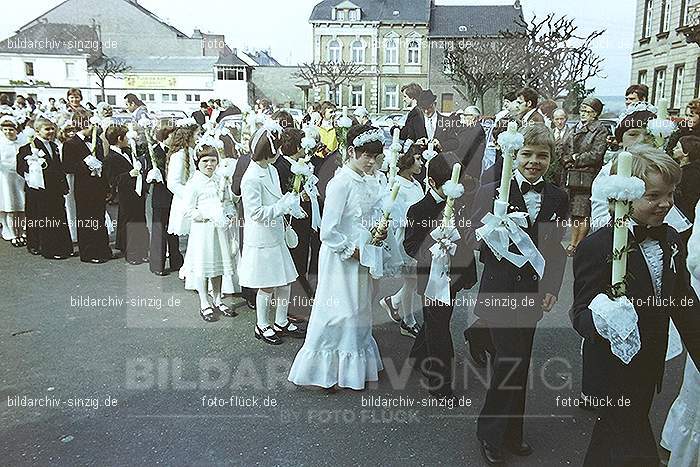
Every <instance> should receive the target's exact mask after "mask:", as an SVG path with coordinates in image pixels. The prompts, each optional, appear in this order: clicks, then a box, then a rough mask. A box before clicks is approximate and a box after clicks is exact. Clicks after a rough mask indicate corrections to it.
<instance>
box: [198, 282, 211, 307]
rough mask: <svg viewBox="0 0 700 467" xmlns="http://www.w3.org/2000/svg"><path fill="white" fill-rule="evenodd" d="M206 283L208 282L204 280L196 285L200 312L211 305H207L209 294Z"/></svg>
mask: <svg viewBox="0 0 700 467" xmlns="http://www.w3.org/2000/svg"><path fill="white" fill-rule="evenodd" d="M208 282H209V281H208V280H207V279H206V278H204V279H202V280H201V281H199V284H198V285H197V294H198V295H199V308H200V309H202V310H204V309H205V308H209V307H210V306H211V303H209V292H208V290H207V289H208V288H207V286H208Z"/></svg>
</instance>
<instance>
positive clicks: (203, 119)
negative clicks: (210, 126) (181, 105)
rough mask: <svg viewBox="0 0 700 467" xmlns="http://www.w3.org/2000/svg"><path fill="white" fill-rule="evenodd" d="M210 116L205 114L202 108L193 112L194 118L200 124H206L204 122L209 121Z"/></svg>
mask: <svg viewBox="0 0 700 467" xmlns="http://www.w3.org/2000/svg"><path fill="white" fill-rule="evenodd" d="M208 116H209V115H206V116H205V115H204V112H202V111H201V110H196V111H194V112H192V118H194V120H195V121H196V122H197V125H199V126H204V124H205V123H206V121H207V117H208Z"/></svg>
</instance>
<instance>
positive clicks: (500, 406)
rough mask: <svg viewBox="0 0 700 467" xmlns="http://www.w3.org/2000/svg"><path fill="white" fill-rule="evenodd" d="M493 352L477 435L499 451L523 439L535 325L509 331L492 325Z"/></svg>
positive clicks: (490, 326)
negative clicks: (489, 377)
mask: <svg viewBox="0 0 700 467" xmlns="http://www.w3.org/2000/svg"><path fill="white" fill-rule="evenodd" d="M489 331H490V334H491V341H492V343H493V353H492V354H491V380H490V383H489V389H488V391H487V393H486V401H485V402H484V407H483V408H482V409H481V413H480V414H479V420H478V422H477V429H476V435H477V437H478V438H479V440H481V441H485V442H486V443H488V444H489V446H491V447H493V448H495V449H500V448H503V447H504V446H509V445H516V446H517V445H518V444H519V443H520V442H521V441H522V440H523V415H524V414H525V396H526V391H527V380H528V372H529V370H530V356H531V354H532V341H533V339H534V336H535V326H534V325H533V326H531V327H519V328H507V327H499V326H498V325H494V324H489Z"/></svg>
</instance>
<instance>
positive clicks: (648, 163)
mask: <svg viewBox="0 0 700 467" xmlns="http://www.w3.org/2000/svg"><path fill="white" fill-rule="evenodd" d="M628 151H629V152H630V153H632V155H633V156H634V157H633V158H632V175H633V176H634V177H638V178H641V179H642V180H644V183H645V184H646V183H647V182H648V181H649V176H650V175H652V174H659V175H661V178H662V179H663V181H664V182H665V183H667V184H669V185H677V184H678V183H679V182H680V181H681V167H680V165H678V163H677V162H676V161H674V160H673V158H672V157H671V156H669V155H668V154H666V153H665V152H663V151H662V150H660V149H657V148H655V147H654V146H651V145H648V144H635V145H634V146H631V147H630V148H628ZM616 173H617V156H615V159H614V160H613V164H612V167H611V168H610V175H614V174H616Z"/></svg>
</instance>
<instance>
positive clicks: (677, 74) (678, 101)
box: [671, 65, 685, 109]
mask: <svg viewBox="0 0 700 467" xmlns="http://www.w3.org/2000/svg"><path fill="white" fill-rule="evenodd" d="M684 72H685V67H684V66H683V65H676V68H675V69H674V70H673V88H672V89H671V108H672V109H680V108H681V105H682V104H683V75H684Z"/></svg>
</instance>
